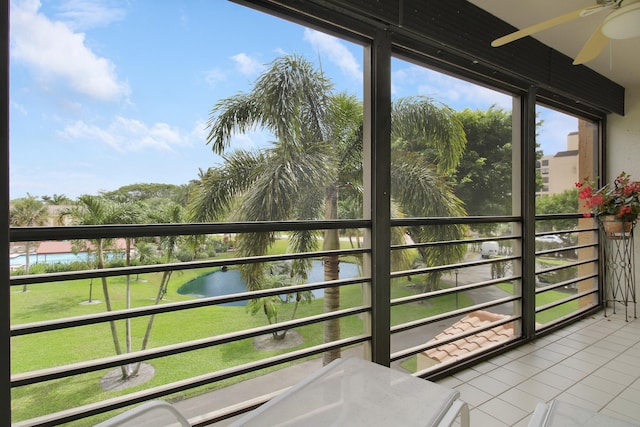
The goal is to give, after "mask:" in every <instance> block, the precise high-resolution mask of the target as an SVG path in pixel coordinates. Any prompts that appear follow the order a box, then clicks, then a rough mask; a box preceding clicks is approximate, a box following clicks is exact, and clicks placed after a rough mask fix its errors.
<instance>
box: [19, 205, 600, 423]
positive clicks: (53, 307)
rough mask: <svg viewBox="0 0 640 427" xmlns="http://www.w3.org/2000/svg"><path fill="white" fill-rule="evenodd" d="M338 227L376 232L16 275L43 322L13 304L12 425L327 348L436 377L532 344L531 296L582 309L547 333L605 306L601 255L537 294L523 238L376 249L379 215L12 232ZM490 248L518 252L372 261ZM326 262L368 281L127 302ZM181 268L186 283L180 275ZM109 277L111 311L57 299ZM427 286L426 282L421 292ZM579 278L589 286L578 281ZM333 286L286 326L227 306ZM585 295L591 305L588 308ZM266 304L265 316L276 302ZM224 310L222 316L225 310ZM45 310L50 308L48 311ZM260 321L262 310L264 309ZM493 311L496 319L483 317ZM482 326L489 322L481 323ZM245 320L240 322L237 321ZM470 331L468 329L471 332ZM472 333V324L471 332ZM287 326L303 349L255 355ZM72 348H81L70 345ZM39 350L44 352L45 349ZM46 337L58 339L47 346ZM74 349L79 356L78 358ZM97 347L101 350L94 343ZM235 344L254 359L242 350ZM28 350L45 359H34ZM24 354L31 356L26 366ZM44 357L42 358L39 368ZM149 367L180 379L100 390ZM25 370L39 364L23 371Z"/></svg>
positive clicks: (194, 385)
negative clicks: (404, 263) (263, 268)
mask: <svg viewBox="0 0 640 427" xmlns="http://www.w3.org/2000/svg"><path fill="white" fill-rule="evenodd" d="M519 221H520V220H519V218H517V217H503V218H455V219H452V218H446V219H442V218H440V219H404V220H393V221H392V226H393V227H405V226H408V225H420V226H429V225H447V224H459V223H467V224H469V223H481V222H503V223H511V224H518V223H519ZM327 229H339V230H346V229H351V230H355V229H359V230H363V232H364V235H365V237H364V239H363V240H358V241H359V242H363V243H364V244H363V245H362V247H358V246H359V245H354V247H348V246H346V247H342V248H341V249H339V250H331V251H316V252H308V253H286V254H282V253H279V254H268V255H261V256H254V257H229V255H228V254H225V256H218V257H214V258H211V259H201V260H197V261H189V262H170V263H164V264H154V265H135V266H123V267H111V268H104V269H87V270H82V271H68V272H59V273H47V274H29V275H22V276H13V277H12V278H11V281H10V285H11V287H12V289H15V292H12V298H18V297H24V298H22V303H21V304H25V302H24V301H25V300H26V299H28V298H31V300H32V301H31V302H30V303H28V304H30V305H29V307H30V310H32V311H33V310H41V311H42V312H41V313H40V315H39V316H36V317H37V319H38V320H35V321H32V320H31V319H33V317H30V316H32V315H33V312H31V313H30V314H29V313H25V312H21V311H20V310H21V309H20V308H19V307H24V306H20V305H18V300H17V299H16V300H15V304H13V303H12V327H11V337H12V362H13V363H12V365H13V369H14V371H13V375H12V378H11V386H12V389H13V393H12V394H13V398H12V400H13V401H14V404H13V408H14V413H13V422H14V425H16V426H21V427H24V426H44V425H57V424H62V423H70V422H73V424H72V425H79V426H80V425H92V424H95V423H96V422H99V421H101V420H104V419H106V418H109V417H110V416H113V415H114V414H115V413H117V412H119V411H122V410H123V408H126V407H129V406H131V405H135V404H139V403H141V402H145V401H148V400H153V399H158V398H163V399H166V400H172V399H184V398H189V397H192V396H196V395H198V394H202V393H206V392H207V391H209V390H212V389H217V388H221V387H225V386H227V385H229V384H232V383H234V382H238V381H242V380H245V379H247V378H251V377H253V376H255V375H262V374H263V373H265V372H267V371H271V370H275V369H282V368H284V367H286V366H288V365H289V364H295V363H299V362H301V361H304V360H307V359H309V358H316V357H320V356H321V355H322V354H324V353H327V352H330V351H333V350H338V349H339V350H342V351H346V350H347V349H353V348H357V349H358V350H357V351H358V352H360V354H361V355H362V357H365V358H372V356H371V355H372V354H374V355H375V354H380V353H381V352H382V353H384V352H387V356H386V357H387V358H388V361H389V362H390V363H391V365H392V366H393V367H394V368H397V369H406V370H409V371H410V372H412V373H414V374H415V375H419V376H423V377H435V376H438V375H443V374H445V373H446V372H448V371H449V370H452V369H460V368H461V367H463V366H464V365H465V364H469V363H472V362H473V361H474V360H478V359H481V358H482V357H486V355H488V354H492V353H495V352H497V351H503V350H505V349H507V348H510V347H513V346H515V345H517V344H519V343H522V342H524V341H525V340H527V339H529V338H531V337H527V333H526V331H527V330H528V326H527V324H528V322H530V320H528V319H529V317H530V316H531V315H530V314H527V313H526V308H524V307H525V306H526V304H527V303H526V301H527V300H528V299H529V298H531V296H533V295H541V294H545V293H547V294H552V293H554V292H555V294H553V295H554V296H553V298H551V300H549V302H546V303H544V304H537V303H536V306H537V307H536V308H535V313H543V312H545V311H546V312H550V311H553V310H554V309H557V308H558V307H562V306H565V307H566V306H567V305H568V304H572V302H574V301H578V302H580V304H579V305H577V306H576V307H572V308H571V309H570V310H569V311H567V310H564V311H562V312H561V313H565V314H555V315H553V316H551V320H547V321H546V322H545V323H540V322H538V323H539V324H540V325H541V326H540V327H539V329H540V330H541V331H542V330H544V329H545V328H551V327H553V326H557V325H559V324H561V323H562V322H564V321H566V320H567V319H568V318H572V317H576V316H579V315H580V314H584V313H587V312H589V311H591V310H594V309H597V307H598V305H599V299H598V295H599V288H598V285H597V277H598V274H597V263H598V258H597V256H592V257H586V258H585V257H580V258H579V259H572V260H570V261H569V262H563V263H562V264H561V265H558V266H554V267H550V268H546V269H543V270H540V271H536V274H537V275H540V274H547V275H548V274H550V273H553V272H556V271H563V270H566V269H571V268H575V269H578V268H580V266H589V267H590V269H591V272H590V273H589V274H580V275H574V277H571V278H569V279H567V280H563V281H561V282H558V283H550V284H547V285H546V286H540V287H537V288H536V289H535V290H534V289H532V288H529V287H527V286H523V283H526V282H527V280H529V279H527V278H525V277H524V276H523V273H522V271H523V269H522V265H523V262H525V261H524V260H523V255H522V253H523V251H522V249H521V248H522V240H523V239H522V236H520V235H519V234H517V233H513V234H510V235H503V236H499V237H474V238H470V239H466V240H458V241H441V242H426V243H415V242H411V241H407V242H406V243H404V244H400V245H393V246H391V247H389V248H373V247H372V246H371V244H370V243H369V237H368V233H370V232H371V222H370V221H367V220H344V221H294V222H277V223H273V222H269V223H234V224H231V223H216V224H172V225H132V226H128V225H127V226H125V225H122V226H120V225H118V226H91V227H38V228H15V229H11V233H10V238H11V241H13V242H24V241H32V242H35V241H43V240H60V241H62V240H69V241H70V240H77V239H86V240H89V239H113V238H133V237H135V238H142V237H157V236H193V235H222V234H227V235H229V234H241V233H248V232H252V233H254V232H279V233H283V234H286V233H288V232H292V231H297V230H314V231H320V230H327ZM514 229H517V227H514ZM568 233H576V231H575V230H567V234H568ZM579 233H585V234H588V233H591V234H593V230H591V229H584V230H579ZM488 240H499V241H500V242H501V243H504V245H505V247H509V248H510V249H509V252H508V253H505V254H503V255H501V256H500V257H495V258H488V259H482V258H479V259H478V257H475V256H468V257H467V258H465V260H463V261H461V262H459V263H456V264H443V265H430V266H413V267H412V268H410V269H401V270H395V271H392V270H390V271H388V273H387V274H386V275H385V276H384V277H378V276H376V275H375V274H373V273H372V271H375V269H374V268H373V265H372V261H371V259H372V254H373V252H374V251H380V250H382V251H385V252H386V254H387V255H386V256H387V257H390V258H392V257H393V255H392V254H393V253H394V252H397V253H399V252H402V251H417V250H420V249H423V248H426V247H430V248H434V247H435V248H437V247H443V248H444V247H447V246H451V245H470V246H472V245H474V244H476V245H477V244H480V243H481V242H483V241H488ZM594 248H597V242H596V241H595V240H594V241H592V242H591V243H584V244H577V245H573V246H566V245H565V246H563V247H561V248H557V249H548V250H547V249H545V250H540V251H538V252H536V257H537V256H545V255H548V254H553V253H557V252H562V251H573V252H578V251H584V250H590V251H591V252H592V253H593V252H594V250H595V249H594ZM468 253H472V252H468ZM232 256H233V254H232ZM326 257H339V259H340V260H341V262H345V260H348V261H351V262H353V261H354V260H357V262H358V263H359V265H360V270H359V273H358V274H357V275H356V276H355V277H349V278H339V279H337V280H328V281H327V280H321V281H311V280H307V281H306V282H305V283H300V284H294V285H291V286H286V287H273V288H268V289H260V290H255V291H244V292H237V293H232V294H225V295H220V296H209V297H199V298H196V297H186V296H185V297H183V298H180V300H172V299H171V298H165V299H163V300H159V301H158V303H155V302H154V301H153V300H152V299H147V300H141V297H137V299H135V298H134V303H131V301H130V299H129V298H130V294H127V293H126V292H127V289H129V290H131V289H132V287H133V286H134V285H135V286H137V287H140V286H142V285H141V283H139V282H135V281H134V277H140V276H143V277H148V278H152V277H154V278H155V279H153V280H158V278H159V277H160V276H161V275H162V274H165V273H174V272H175V273H176V276H174V277H173V279H172V280H173V281H175V282H180V283H182V282H185V281H187V276H188V277H189V278H191V277H196V276H200V275H204V274H206V273H208V272H211V271H212V270H214V269H222V268H227V269H233V268H237V267H238V266H242V265H245V266H246V265H250V264H257V263H266V264H269V263H274V262H279V261H290V260H311V259H326ZM507 264H508V265H510V268H509V269H508V271H505V270H500V269H496V266H497V265H507ZM495 271H500V272H501V274H500V275H499V276H496V277H491V276H490V274H491V272H494V273H495ZM431 273H438V274H439V276H440V277H441V279H443V280H444V282H441V284H440V285H439V286H437V288H435V289H434V288H428V287H425V286H423V284H424V283H426V280H425V279H424V278H425V277H426V275H428V274H431ZM180 274H183V275H185V277H180V276H179V275H180ZM454 274H455V282H454V281H453V275H454ZM103 279H106V280H107V281H108V280H114V281H117V283H116V284H104V286H106V287H107V291H108V290H109V289H108V288H109V287H111V288H112V289H113V290H112V292H113V295H116V294H118V301H117V304H114V305H113V307H111V310H105V308H104V307H103V304H102V303H101V304H96V305H95V306H92V307H89V308H87V306H85V309H84V311H82V310H81V311H82V314H78V313H80V311H79V310H77V309H75V308H74V307H76V306H77V305H78V301H70V300H69V298H71V297H69V296H67V295H65V294H64V292H63V291H60V292H58V293H56V292H55V289H61V290H62V289H70V288H73V287H83V286H85V285H86V283H87V281H89V283H90V284H93V280H96V281H99V282H102V280H103ZM459 279H460V280H459ZM142 283H144V282H142ZM416 283H419V284H418V285H416ZM585 283H588V285H585ZM578 284H581V285H580V286H578ZM573 285H576V286H575V287H576V289H577V290H574V289H573V288H572V286H573ZM25 286H28V287H29V290H30V291H31V292H29V293H27V294H24V295H22V293H21V292H18V291H19V290H21V288H24V287H25ZM143 286H147V285H146V284H145V285H143ZM149 286H151V285H149ZM176 286H177V285H176ZM378 287H381V288H380V289H383V288H384V289H386V291H388V290H389V289H391V293H390V294H389V295H390V297H389V298H387V299H383V300H382V301H381V300H380V298H379V291H378V290H377V289H379V288H378ZM44 289H48V290H51V289H53V290H54V291H52V292H53V293H47V295H49V298H50V299H49V300H41V299H40V297H39V296H38V294H39V293H42V294H45V293H46V292H44V291H42V290H44ZM331 289H341V290H342V299H341V304H340V306H339V307H338V308H337V309H335V310H332V311H327V310H326V309H324V308H323V307H322V305H321V304H319V303H317V304H315V305H314V304H310V305H309V309H308V310H307V309H305V310H300V311H299V312H298V313H296V315H295V316H292V317H291V318H290V319H288V320H282V319H281V318H279V319H277V322H274V321H272V322H267V318H266V317H265V316H261V315H259V314H258V315H256V316H253V317H251V316H250V315H249V314H247V313H245V311H244V310H241V311H240V310H237V309H232V310H226V307H227V306H226V305H228V304H233V303H236V304H237V303H240V302H246V301H248V300H258V299H260V298H263V299H269V298H270V297H278V298H280V301H283V300H286V299H287V295H294V294H298V295H299V294H300V293H302V292H307V291H316V292H318V291H320V290H324V291H325V292H326V291H327V290H331ZM567 289H571V291H570V292H568V291H567V292H565V293H564V294H562V293H559V292H558V291H559V290H560V291H562V290H567ZM149 293H150V292H147V293H146V294H149ZM146 294H145V295H146ZM52 295H53V296H52ZM127 295H128V296H127ZM176 295H177V294H176ZM100 298H102V297H100ZM176 299H177V298H176ZM586 300H588V301H589V302H588V303H584V301H586ZM272 301H273V300H272ZM573 304H575V303H573ZM262 309H264V310H268V307H263V308H262ZM200 310H208V311H207V315H208V316H210V317H206V316H205V317H203V316H201V315H196V314H197V313H200ZM214 310H218V311H217V312H214ZM225 310H226V311H225ZM44 312H46V314H43V313H44ZM227 312H228V313H227ZM221 313H222V314H221ZM231 313H233V314H231ZM258 313H261V311H260V310H258ZM487 313H488V314H487ZM485 314H486V316H487V317H486V318H482V316H485ZM220 316H222V317H220ZM237 316H242V318H243V319H245V321H244V322H237V321H236V320H237ZM381 316H388V317H389V318H390V327H389V328H386V329H384V328H380V327H379V326H377V325H376V321H377V320H378V317H381ZM208 318H211V319H212V320H211V322H212V323H214V322H216V325H215V326H216V327H211V328H203V327H201V325H195V324H193V323H191V322H194V321H199V322H200V321H202V319H208ZM481 318H482V319H484V320H482V321H479V320H477V319H481ZM214 319H215V320H214ZM247 319H250V320H247ZM138 320H140V321H142V324H144V325H149V323H154V322H155V324H154V326H155V327H158V328H161V329H162V330H165V331H166V330H171V331H173V333H165V334H163V335H162V338H161V339H159V340H155V339H154V332H153V331H154V330H153V329H151V334H150V337H149V336H147V337H145V338H143V336H144V335H145V334H144V332H145V327H146V326H145V327H143V326H140V325H138V324H135V325H132V323H133V322H136V321H138ZM272 320H273V319H272ZM333 320H338V321H339V322H340V325H341V327H342V328H341V331H342V332H341V334H340V336H339V337H338V338H336V339H333V340H328V341H327V340H326V339H323V336H324V335H325V334H324V333H323V327H327V326H328V325H329V324H330V323H331V321H333ZM145 322H146V323H145ZM236 323H237V324H238V325H240V326H236ZM123 324H124V331H125V332H124V333H123V328H122V326H123ZM247 325H248V326H247ZM463 325H464V326H465V327H462V326H463ZM467 325H470V326H469V327H466V326H467ZM116 327H119V328H120V330H119V331H118V332H117V336H118V337H119V339H118V341H120V340H123V342H124V343H125V345H123V346H121V348H120V349H119V350H117V351H114V345H113V344H111V341H113V339H112V338H113V335H111V334H110V331H111V332H113V331H115V329H116ZM85 328H89V329H85ZM86 330H89V331H90V333H87V332H86ZM285 330H287V331H293V330H301V331H302V332H303V334H305V342H304V343H302V344H298V345H296V346H294V347H291V348H290V349H287V348H284V349H275V350H269V351H265V352H262V353H260V352H258V351H257V350H255V349H254V347H253V344H254V342H255V339H256V338H259V337H264V336H265V335H269V334H276V333H279V332H280V333H281V332H283V331H285ZM114 333H115V332H114ZM501 334H502V335H501ZM88 336H92V339H93V341H91V340H87V339H88V338H87V337H88ZM480 336H482V337H487V339H486V342H485V343H483V344H478V340H477V338H478V337H480ZM65 340H69V341H77V342H73V343H71V342H69V341H66V342H65ZM141 340H146V342H145V343H144V345H140V347H141V349H139V350H134V346H133V345H132V344H131V342H132V341H134V342H135V343H136V344H139V343H140V342H141ZM38 342H40V343H43V345H41V346H39V345H38ZM45 343H55V344H53V345H50V346H48V345H46V344H45ZM66 344H69V346H70V347H72V348H73V349H74V350H73V351H71V352H69V351H68V349H66V347H67V345H66ZM71 344H73V345H71ZM385 345H386V347H385ZM92 346H93V347H95V348H91V347H92ZM474 346H476V347H474ZM238 348H241V349H244V350H246V351H244V352H243V351H242V350H241V351H240V352H238V351H237V349H238ZM26 349H29V351H33V352H37V354H33V353H29V354H25V351H26ZM232 349H234V350H233V351H232ZM444 349H446V350H447V351H448V352H449V353H447V355H448V357H443V356H442V354H443V353H442V352H443V351H444ZM85 350H86V351H85ZM65 351H67V353H65ZM56 353H58V354H56ZM114 353H116V354H114ZM226 355H234V359H233V360H229V359H227V358H226V357H227V356H226ZM25 358H26V359H29V361H27V362H25V363H24V364H23V363H21V361H22V360H23V359H25ZM34 359H35V360H37V362H34ZM214 359H215V363H210V364H211V366H212V368H209V367H208V366H207V364H208V363H209V362H211V361H212V360H214ZM383 362H384V361H383ZM140 363H142V364H156V365H157V366H156V369H158V370H162V369H165V370H166V369H173V370H175V371H179V372H176V373H175V375H172V376H169V377H167V376H163V377H161V379H163V380H162V381H164V382H162V381H148V382H147V383H143V384H139V385H136V386H135V387H132V388H130V389H122V390H113V391H105V390H100V385H99V384H96V382H98V381H100V379H101V378H102V379H104V378H105V376H104V374H105V373H107V372H110V371H114V370H117V369H121V368H122V367H127V369H133V367H134V366H136V365H137V364H140ZM22 366H32V367H33V366H36V367H37V368H31V369H21V367H22ZM165 379H166V380H165ZM84 386H86V390H87V391H86V392H85V393H79V392H78V391H77V390H78V388H79V387H84ZM278 391H279V390H278V389H277V387H274V390H272V392H270V393H267V394H264V395H260V394H257V395H255V396H246V397H244V398H243V400H242V401H240V402H237V404H235V405H232V406H230V407H225V408H215V409H212V411H211V413H209V414H203V416H201V417H200V419H199V421H198V425H208V424H212V423H215V422H216V421H219V420H223V419H226V418H229V417H231V416H234V415H236V414H239V413H242V412H245V411H247V410H250V409H253V408H255V407H256V406H258V405H260V404H261V403H264V402H265V401H267V400H268V399H269V398H271V397H272V396H273V395H274V394H275V393H277V392H278ZM63 393H68V394H69V396H73V398H72V399H69V398H66V397H65V398H64V399H60V400H64V401H65V402H58V401H57V400H58V398H57V397H58V395H57V394H59V395H60V396H61V397H62V395H63ZM26 400H38V401H41V402H46V404H39V405H37V406H38V407H39V408H40V412H38V411H36V410H33V409H31V407H30V405H29V404H25V403H24V402H25V401H26ZM47 400H50V402H47Z"/></svg>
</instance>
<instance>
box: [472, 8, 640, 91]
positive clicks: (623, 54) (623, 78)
mask: <svg viewBox="0 0 640 427" xmlns="http://www.w3.org/2000/svg"><path fill="white" fill-rule="evenodd" d="M468 1H469V2H470V3H473V4H474V5H476V6H478V7H480V8H482V9H484V10H486V11H487V12H489V13H491V14H492V15H494V16H496V17H498V18H500V19H502V20H503V21H505V22H508V23H509V24H511V25H513V26H514V27H516V28H518V29H522V28H524V27H528V26H530V25H533V24H537V23H538V22H542V21H546V20H547V19H550V18H553V17H556V16H558V15H562V14H565V13H568V12H571V11H573V10H578V9H582V8H584V7H588V6H591V5H594V4H596V0H562V1H559V0H468ZM632 1H633V0H628V1H627V2H628V3H631V2H632ZM609 13H610V11H608V10H607V11H603V12H600V13H596V14H594V15H591V16H586V17H584V18H579V19H576V20H574V21H571V22H567V23H564V24H561V25H559V26H557V27H553V28H549V29H547V30H544V31H542V32H539V33H536V34H534V35H532V36H531V37H534V38H535V39H537V40H539V41H540V42H542V43H544V44H545V45H547V46H549V47H552V48H553V49H555V50H557V51H559V52H562V53H564V54H565V55H567V56H569V57H571V58H575V57H576V55H577V54H578V52H580V49H582V46H583V45H584V43H585V42H586V41H587V39H588V38H589V36H590V35H591V33H592V32H593V31H594V30H595V29H596V27H597V26H598V25H599V24H600V22H601V21H602V19H604V17H605V16H606V15H607V14H609ZM638 25H640V23H639V24H638ZM503 35H504V34H498V35H497V36H496V38H497V37H500V36H503ZM513 43H518V42H517V41H515V42H513ZM494 49H500V48H499V47H497V48H494ZM584 66H587V67H589V68H591V69H592V70H594V71H596V72H598V73H600V74H602V75H603V76H605V77H607V78H609V79H610V80H613V81H614V82H616V83H618V84H619V85H621V86H623V87H630V86H640V39H631V40H612V41H611V42H610V43H609V45H608V47H606V48H605V49H604V51H603V52H602V53H601V54H600V56H598V57H597V58H596V59H594V60H593V61H590V62H587V63H586V64H584Z"/></svg>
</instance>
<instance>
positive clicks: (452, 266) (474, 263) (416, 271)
mask: <svg viewBox="0 0 640 427" xmlns="http://www.w3.org/2000/svg"><path fill="white" fill-rule="evenodd" d="M519 259H520V257H519V256H515V255H513V256H505V257H500V258H489V259H482V260H478V261H468V262H461V263H457V264H445V265H439V266H437V267H423V268H415V269H412V270H402V271H393V272H392V273H391V275H390V276H391V278H392V279H397V278H400V277H407V276H417V275H419V274H425V273H432V272H438V271H447V270H455V269H462V268H465V267H476V266H478V265H485V264H495V263H498V262H504V261H513V260H519Z"/></svg>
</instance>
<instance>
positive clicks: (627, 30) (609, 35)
mask: <svg viewBox="0 0 640 427" xmlns="http://www.w3.org/2000/svg"><path fill="white" fill-rule="evenodd" d="M604 10H612V12H610V13H609V14H608V15H607V16H605V18H604V19H603V20H602V22H601V23H600V25H599V26H598V28H596V30H595V31H594V32H593V34H591V37H589V39H588V40H587V42H586V43H585V45H584V46H583V47H582V50H581V51H580V53H578V56H576V58H575V59H574V61H573V64H574V65H578V64H584V63H585V62H588V61H591V60H592V59H595V58H596V57H597V56H598V55H599V54H600V52H602V50H603V49H604V48H605V47H606V46H607V43H609V40H611V39H614V40H622V39H631V38H635V37H640V0H597V4H594V5H592V6H588V7H585V8H583V9H578V10H574V11H573V12H569V13H566V14H564V15H560V16H556V17H555V18H551V19H549V20H546V21H542V22H540V23H538V24H535V25H532V26H530V27H527V28H523V29H521V30H518V31H516V32H513V33H510V34H507V35H505V36H503V37H500V38H498V39H495V40H494V41H492V42H491V46H493V47H498V46H502V45H505V44H507V43H511V42H513V41H516V40H518V39H521V38H523V37H526V36H529V35H531V34H534V33H537V32H540V31H542V30H546V29H547V28H551V27H555V26H556V25H560V24H564V23H565V22H569V21H573V20H574V19H578V18H583V17H585V16H589V15H592V14H594V13H598V12H602V11H604Z"/></svg>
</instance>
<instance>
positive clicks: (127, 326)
mask: <svg viewBox="0 0 640 427" xmlns="http://www.w3.org/2000/svg"><path fill="white" fill-rule="evenodd" d="M126 245H127V247H126V250H125V251H126V255H125V256H126V261H125V265H126V266H127V267H128V266H130V265H131V239H129V238H127V239H126ZM125 280H126V285H125V286H126V293H127V295H126V300H127V301H126V308H127V309H129V308H131V277H130V276H129V275H128V274H127V277H126V279H125ZM125 340H126V344H125V345H126V347H127V353H131V319H130V318H128V317H127V319H126V320H125Z"/></svg>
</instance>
